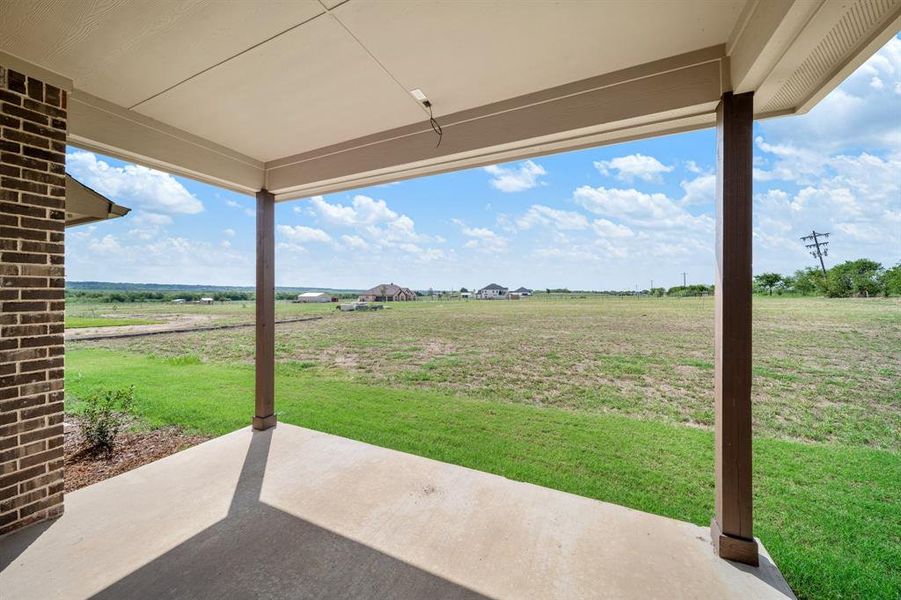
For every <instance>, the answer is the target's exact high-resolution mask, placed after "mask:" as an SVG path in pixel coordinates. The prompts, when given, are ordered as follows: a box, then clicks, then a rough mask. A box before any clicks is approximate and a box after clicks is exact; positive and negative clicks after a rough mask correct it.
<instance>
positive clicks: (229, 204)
mask: <svg viewBox="0 0 901 600" xmlns="http://www.w3.org/2000/svg"><path fill="white" fill-rule="evenodd" d="M225 205H226V206H227V207H229V208H240V207H241V203H240V202H237V201H235V200H226V201H225Z"/></svg>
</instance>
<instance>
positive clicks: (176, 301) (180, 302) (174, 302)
mask: <svg viewBox="0 0 901 600" xmlns="http://www.w3.org/2000/svg"><path fill="white" fill-rule="evenodd" d="M185 302H186V300H185V299H184V298H176V299H175V300H173V301H172V304H184V303H185Z"/></svg>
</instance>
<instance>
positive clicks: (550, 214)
mask: <svg viewBox="0 0 901 600" xmlns="http://www.w3.org/2000/svg"><path fill="white" fill-rule="evenodd" d="M516 225H517V227H519V228H520V229H531V228H532V227H534V226H536V225H547V226H550V227H554V228H556V229H562V230H578V229H586V228H587V227H588V219H587V218H586V217H585V215H583V214H582V213H577V212H574V211H568V210H558V209H556V208H551V207H550V206H544V205H543V204H533V205H532V206H531V207H530V208H529V210H528V211H527V212H526V213H525V214H524V215H523V216H521V217H520V218H518V219H517V220H516Z"/></svg>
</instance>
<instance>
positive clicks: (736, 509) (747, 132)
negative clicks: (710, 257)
mask: <svg viewBox="0 0 901 600" xmlns="http://www.w3.org/2000/svg"><path fill="white" fill-rule="evenodd" d="M753 125H754V94H753V92H748V93H746V94H734V95H733V94H732V93H731V92H728V93H726V94H723V97H722V100H721V101H720V104H719V106H718V107H717V110H716V131H717V198H716V327H715V334H714V335H715V349H716V356H715V368H716V372H715V377H716V380H715V392H714V393H715V397H716V450H715V452H716V457H715V463H716V512H715V515H714V517H713V522H712V523H711V539H712V540H713V545H714V548H715V549H716V552H717V554H718V555H719V556H721V557H722V558H727V559H729V560H735V561H738V562H743V563H747V564H750V565H757V564H758V558H757V542H756V541H755V540H754V534H753V529H752V525H753V522H752V512H751V494H752V492H751V277H752V274H751V234H752V227H751V213H752V210H751V206H752V197H751V169H752V155H753Z"/></svg>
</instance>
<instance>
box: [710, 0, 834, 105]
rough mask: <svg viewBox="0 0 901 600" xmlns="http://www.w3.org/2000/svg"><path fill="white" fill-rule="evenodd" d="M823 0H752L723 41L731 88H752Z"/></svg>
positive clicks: (735, 89) (740, 90) (753, 88)
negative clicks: (725, 42) (728, 37)
mask: <svg viewBox="0 0 901 600" xmlns="http://www.w3.org/2000/svg"><path fill="white" fill-rule="evenodd" d="M824 1H825V0H785V1H781V2H772V1H769V0H752V2H750V3H749V4H748V11H747V13H746V14H745V15H743V16H742V19H741V20H740V21H739V24H738V25H737V26H736V30H735V31H733V33H732V35H731V36H730V39H729V42H728V43H727V44H726V50H727V54H728V55H729V60H730V65H731V85H732V90H734V91H735V93H744V92H749V91H754V90H756V89H757V88H758V87H759V86H760V84H761V83H762V82H763V81H764V79H766V77H767V76H768V75H769V73H770V72H771V71H772V70H773V68H774V67H775V65H776V64H777V63H778V62H779V61H780V60H781V59H782V57H783V56H784V54H785V52H786V51H787V50H788V48H789V47H790V46H791V45H792V43H794V41H795V40H796V39H797V37H798V35H799V34H800V33H801V32H802V31H803V30H804V27H805V26H806V25H807V23H808V22H809V21H810V19H811V18H812V17H813V15H815V14H816V13H817V11H818V10H819V9H820V8H821V7H822V5H823V3H824Z"/></svg>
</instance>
